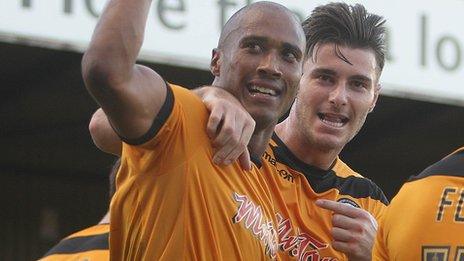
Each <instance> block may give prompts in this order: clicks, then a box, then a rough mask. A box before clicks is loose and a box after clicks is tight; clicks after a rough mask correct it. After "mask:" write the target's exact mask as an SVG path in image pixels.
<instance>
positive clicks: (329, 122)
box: [322, 118, 343, 128]
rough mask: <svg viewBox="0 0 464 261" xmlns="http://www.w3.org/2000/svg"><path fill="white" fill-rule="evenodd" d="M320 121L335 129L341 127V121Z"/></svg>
mask: <svg viewBox="0 0 464 261" xmlns="http://www.w3.org/2000/svg"><path fill="white" fill-rule="evenodd" d="M322 121H323V122H324V123H325V124H327V125H330V126H333V127H337V128H339V127H342V126H343V122H341V121H337V122H334V121H329V120H327V119H325V118H323V119H322Z"/></svg>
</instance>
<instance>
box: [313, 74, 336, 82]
mask: <svg viewBox="0 0 464 261" xmlns="http://www.w3.org/2000/svg"><path fill="white" fill-rule="evenodd" d="M317 80H318V81H320V82H322V83H324V84H329V83H333V82H334V79H333V77H332V76H330V75H327V74H320V75H318V76H317Z"/></svg>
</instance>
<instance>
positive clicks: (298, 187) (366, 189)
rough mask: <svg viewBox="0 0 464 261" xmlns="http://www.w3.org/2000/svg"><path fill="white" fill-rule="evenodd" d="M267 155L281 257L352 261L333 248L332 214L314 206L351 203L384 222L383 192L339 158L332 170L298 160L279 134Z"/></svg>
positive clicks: (264, 167)
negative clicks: (321, 201)
mask: <svg viewBox="0 0 464 261" xmlns="http://www.w3.org/2000/svg"><path fill="white" fill-rule="evenodd" d="M269 145H270V146H268V148H267V150H266V152H265V153H264V155H263V167H262V170H263V171H264V172H265V173H266V177H267V180H268V182H269V185H270V186H271V191H272V195H273V199H274V202H275V204H276V208H277V213H276V215H277V219H278V237H279V253H278V254H279V257H280V258H281V259H283V260H295V259H297V260H347V257H346V256H345V255H344V254H342V253H341V252H338V251H336V250H334V249H333V247H332V246H331V242H332V237H331V229H332V225H331V224H332V221H331V220H332V213H331V212H330V211H327V210H324V209H321V208H319V207H318V206H316V205H315V201H316V200H317V199H329V200H335V201H339V202H344V203H347V204H350V205H352V206H354V207H359V208H362V209H365V210H366V211H368V212H370V213H371V214H372V215H373V216H374V217H375V218H376V219H377V220H379V219H380V218H381V216H382V214H383V212H384V210H385V208H386V205H387V204H388V200H387V199H386V197H385V195H384V193H383V192H382V190H381V189H380V188H379V187H378V186H377V185H376V184H374V183H373V182H372V181H371V180H369V179H367V178H364V177H362V176H361V175H360V174H358V173H356V172H354V171H353V170H351V169H350V168H349V167H348V166H347V165H346V164H345V163H343V162H342V161H341V160H340V159H339V158H337V160H336V161H335V163H334V165H333V166H332V168H331V169H329V170H322V169H319V168H316V167H314V166H311V165H308V164H305V163H304V162H302V161H301V160H299V159H298V158H297V157H296V156H295V155H294V154H293V153H292V152H291V151H290V150H289V149H288V148H287V146H285V144H284V143H283V142H282V141H281V140H280V139H279V137H278V136H277V135H276V134H274V136H273V138H272V140H271V142H270V144H269Z"/></svg>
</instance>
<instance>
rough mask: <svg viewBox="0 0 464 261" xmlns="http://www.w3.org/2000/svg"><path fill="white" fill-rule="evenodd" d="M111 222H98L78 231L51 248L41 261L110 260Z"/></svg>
mask: <svg viewBox="0 0 464 261" xmlns="http://www.w3.org/2000/svg"><path fill="white" fill-rule="evenodd" d="M109 231H110V225H109V224H98V225H96V226H93V227H89V228H86V229H84V230H81V231H79V232H76V233H74V234H72V235H70V236H68V237H66V238H65V239H63V240H61V241H60V242H59V243H58V244H56V245H55V246H54V247H53V248H52V249H50V250H49V251H48V252H47V253H46V254H45V256H44V257H43V258H41V259H40V260H41V261H66V260H69V261H105V260H109V259H110V256H109V249H108V234H109Z"/></svg>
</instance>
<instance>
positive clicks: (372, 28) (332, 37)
mask: <svg viewBox="0 0 464 261" xmlns="http://www.w3.org/2000/svg"><path fill="white" fill-rule="evenodd" d="M384 23H385V19H384V18H383V17H381V16H378V15H375V14H371V13H368V12H367V11H366V9H365V8H364V6H362V5H360V4H356V5H348V4H345V3H330V4H326V5H321V6H318V7H316V8H315V9H314V10H313V12H312V13H311V16H310V17H308V18H307V19H306V20H305V21H303V23H302V26H303V30H304V32H305V35H306V52H307V53H306V54H307V57H312V56H313V54H314V51H315V48H317V46H318V45H321V44H326V43H333V44H335V48H336V52H337V55H338V56H339V57H340V58H341V59H343V60H345V61H346V58H345V57H344V56H343V54H342V53H341V52H340V51H339V48H338V46H347V47H350V48H360V49H372V50H373V51H374V53H375V58H376V62H377V66H378V67H379V72H381V71H382V69H383V66H384V64H385V52H386V47H385V31H386V29H385V26H384ZM347 62H348V63H349V61H347Z"/></svg>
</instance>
